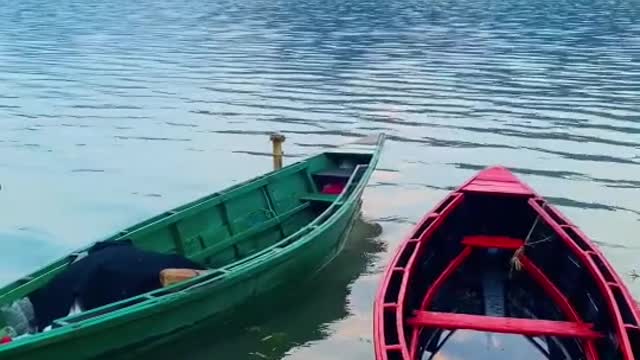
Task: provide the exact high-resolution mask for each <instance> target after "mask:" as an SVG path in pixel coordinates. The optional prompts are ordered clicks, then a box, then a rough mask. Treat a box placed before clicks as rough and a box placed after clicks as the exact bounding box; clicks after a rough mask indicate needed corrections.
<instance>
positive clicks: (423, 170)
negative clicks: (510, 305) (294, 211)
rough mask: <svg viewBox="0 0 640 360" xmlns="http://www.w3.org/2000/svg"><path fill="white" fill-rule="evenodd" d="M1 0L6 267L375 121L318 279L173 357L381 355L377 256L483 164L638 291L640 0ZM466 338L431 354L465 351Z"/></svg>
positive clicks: (13, 270) (347, 137)
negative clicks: (503, 169) (360, 193)
mask: <svg viewBox="0 0 640 360" xmlns="http://www.w3.org/2000/svg"><path fill="white" fill-rule="evenodd" d="M0 3H1V4H2V6H1V7H0V149H1V152H0V153H1V154H2V156H1V157H0V185H1V186H2V189H1V190H0V235H1V236H0V282H2V283H6V282H8V281H10V280H12V279H15V278H17V277H18V276H20V275H23V274H25V273H27V272H29V271H32V270H34V269H36V268H37V267H39V266H41V265H43V264H45V263H46V262H48V261H51V260H53V259H55V258H57V257H59V256H61V255H63V254H65V253H66V252H68V251H70V250H72V249H75V248H77V247H79V246H82V245H84V244H87V243H88V242H91V241H95V240H98V239H101V238H103V237H105V236H106V235H109V234H111V233H112V232H115V231H116V230H118V229H120V228H122V227H124V226H127V225H130V224H133V223H135V222H137V221H140V220H142V219H144V218H146V217H148V216H151V215H153V214H156V213H158V212H161V211H164V210H166V209H168V208H170V207H173V206H176V205H178V204H181V203H183V202H185V201H189V200H192V199H194V198H196V197H199V196H202V195H204V194H207V193H210V192H213V191H216V190H219V189H221V188H223V187H225V186H228V185H230V184H233V183H234V182H236V181H240V180H244V179H247V178H249V177H252V176H254V175H256V174H258V173H261V172H264V171H268V170H269V169H270V167H271V160H270V158H269V157H267V156H265V153H268V152H269V149H270V144H269V142H268V134H269V133H271V132H272V131H281V132H283V133H284V134H285V135H286V136H287V141H286V143H285V151H286V153H287V155H288V156H287V158H286V160H285V161H286V162H292V161H295V160H297V159H299V158H300V157H303V156H307V155H311V154H314V153H316V152H319V151H322V150H324V149H326V148H328V147H331V146H333V145H335V144H340V143H345V142H349V141H353V140H356V139H357V138H359V137H361V136H365V135H369V134H373V133H377V132H380V131H384V132H386V133H387V134H388V135H389V140H388V142H387V144H386V148H385V152H384V154H383V157H382V159H381V163H380V167H379V170H378V171H377V172H376V173H375V175H374V177H373V179H372V181H371V183H370V187H368V188H367V190H366V192H365V194H364V198H363V208H362V218H363V224H361V227H363V229H365V230H363V231H360V232H356V233H355V234H354V236H352V239H351V242H350V245H349V247H348V248H347V249H346V251H345V253H344V254H343V256H342V257H341V258H340V259H338V260H337V261H336V262H335V263H334V264H332V266H330V267H329V268H328V269H326V271H325V272H324V273H323V276H322V277H320V278H319V279H318V280H317V281H318V283H317V284H312V286H310V287H309V288H307V290H308V291H307V296H301V299H298V300H296V301H293V303H296V302H299V304H297V305H291V307H290V308H289V307H287V309H285V311H283V312H281V313H279V314H278V315H277V316H276V317H275V318H267V319H263V320H261V321H260V322H257V323H256V324H252V325H251V326H248V327H246V328H243V329H241V330H239V331H237V333H238V334H237V335H236V336H235V337H233V336H231V335H229V336H228V337H226V338H225V341H224V342H223V343H222V344H213V343H212V339H211V338H208V337H207V336H206V334H205V336H204V337H203V339H201V340H203V341H200V342H199V343H198V345H197V346H193V347H191V350H190V351H181V352H180V353H179V354H180V355H176V356H177V357H178V358H185V357H187V358H194V359H206V358H216V355H219V354H227V357H226V358H233V359H242V358H247V359H260V358H265V357H266V358H270V359H274V358H285V359H358V360H359V359H370V358H371V357H372V346H371V303H372V298H373V295H374V292H375V290H376V286H377V281H378V279H379V275H380V272H381V270H382V268H383V266H384V265H385V263H386V261H387V260H389V258H390V256H391V254H392V252H393V250H394V249H395V247H396V246H397V245H398V243H399V241H400V240H401V239H402V237H403V235H404V234H405V233H406V232H407V231H408V229H409V228H410V227H411V225H412V224H413V223H414V222H415V221H416V220H417V219H418V218H419V217H420V216H421V215H422V214H423V213H424V212H426V211H428V210H429V209H430V208H431V207H432V206H433V205H434V203H435V202H436V201H438V200H439V199H440V198H442V197H443V196H444V195H445V194H446V193H447V192H448V191H449V190H450V189H451V188H452V187H454V186H456V185H458V184H460V183H461V182H463V181H464V180H466V179H467V178H468V177H470V176H472V175H473V174H474V172H476V171H477V170H478V169H481V168H482V167H484V166H487V165H492V164H501V165H505V166H508V167H510V168H512V169H513V170H514V171H516V173H517V175H518V176H520V177H521V178H522V179H524V180H526V181H527V182H528V183H530V185H532V186H533V187H534V188H535V189H536V190H538V191H539V192H540V193H541V194H543V195H544V196H546V197H548V198H549V199H550V200H551V201H552V202H553V203H554V204H556V205H557V206H558V207H559V208H560V210H562V211H563V212H564V213H565V214H566V215H568V216H569V217H570V218H571V219H572V220H573V221H574V222H575V223H576V224H577V225H578V226H580V227H581V228H582V229H583V230H584V232H586V233H587V234H588V235H589V236H590V237H591V238H592V239H593V240H594V241H596V242H597V243H598V244H599V246H600V248H601V249H602V251H604V252H605V254H606V255H607V256H608V258H609V259H610V261H611V263H612V264H613V265H614V267H615V268H616V270H617V271H618V272H619V274H620V275H621V276H622V277H623V278H624V280H625V281H626V282H627V284H628V286H629V287H630V289H631V291H632V292H633V294H634V295H635V296H636V297H640V280H637V281H634V276H633V274H634V271H636V270H638V271H640V260H639V259H640V237H639V234H640V192H639V188H640V2H638V1H637V0H539V1H524V0H465V1H460V0H431V1H426V0H425V1H418V0H385V1H382V0H369V1H365V0H324V1H321V0H218V1H203V0H183V1H168V0H153V1H151V0H138V1H124V0H112V1H97V0H82V1H80V0H68V1H62V0H48V1H44V0H24V1H20V2H17V1H6V0H5V1H1V2H0ZM365 223H366V224H368V225H365ZM368 227H373V228H375V229H380V228H381V231H369V230H366V229H367V228H368ZM289 297H294V295H290V296H289ZM456 341H459V342H458V343H455V342H454V343H455V344H458V346H454V347H453V348H452V350H451V351H450V352H448V353H446V355H445V356H442V357H440V359H441V360H442V359H445V358H447V359H449V360H452V359H462V358H465V357H467V356H468V355H469V352H466V353H465V352H464V351H466V350H465V349H468V348H467V347H465V346H464V343H465V342H464V337H462V338H460V339H458V340H456ZM485 343H487V344H490V345H491V346H494V347H495V348H499V347H500V346H502V345H504V344H503V343H501V342H500V341H497V340H495V339H494V340H492V341H488V342H485ZM469 346H470V345H469ZM486 346H489V345H486ZM177 348H179V347H177ZM183 348H188V347H183ZM482 353H483V352H482V351H475V352H473V354H476V356H482V355H480V354H482ZM465 354H467V355H465ZM488 357H489V358H490V356H488ZM218 358H219V357H218Z"/></svg>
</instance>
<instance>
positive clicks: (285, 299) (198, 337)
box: [109, 216, 384, 360]
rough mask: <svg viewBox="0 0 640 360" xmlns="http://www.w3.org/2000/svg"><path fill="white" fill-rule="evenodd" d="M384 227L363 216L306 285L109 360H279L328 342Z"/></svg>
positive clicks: (288, 288)
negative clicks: (315, 343) (291, 352)
mask: <svg viewBox="0 0 640 360" xmlns="http://www.w3.org/2000/svg"><path fill="white" fill-rule="evenodd" d="M381 229H382V228H381V226H380V225H379V224H377V223H369V222H366V221H364V220H363V219H362V218H361V217H360V216H359V217H358V218H357V219H356V221H355V223H354V227H353V229H352V232H351V234H350V235H349V239H348V241H347V243H346V245H345V248H344V249H343V251H342V252H341V253H340V254H339V255H338V256H337V257H336V258H335V259H334V261H333V262H331V263H330V264H329V265H328V266H327V267H325V268H324V269H323V270H321V271H320V272H318V273H317V274H315V275H314V276H313V277H311V278H310V279H309V280H308V281H307V282H305V283H303V284H295V285H291V286H286V287H284V288H280V289H277V290H275V291H272V292H270V293H268V294H267V295H265V296H260V297H259V298H256V299H254V300H252V301H251V303H250V304H248V305H245V306H242V307H240V308H238V309H237V310H236V311H235V312H234V314H233V316H229V317H227V318H226V319H225V320H222V321H220V320H207V321H204V322H203V323H201V324H199V325H196V326H194V327H192V328H190V329H188V330H185V331H182V332H180V333H178V334H175V335H173V336H172V337H171V339H162V340H160V342H161V343H156V344H150V345H147V346H146V348H145V346H143V347H142V349H138V350H136V351H135V352H132V351H131V350H128V351H123V352H121V353H119V354H115V355H109V359H111V360H114V359H123V360H124V359H132V358H142V359H190V360H191V359H193V360H199V359H214V358H215V359H234V360H235V359H238V360H241V359H247V360H249V359H280V358H282V357H283V356H285V355H286V353H287V352H288V351H289V350H291V349H293V348H295V347H298V346H303V345H304V344H306V343H309V342H312V341H316V340H321V339H324V338H325V337H326V336H328V335H329V334H328V333H327V332H326V331H325V330H324V329H323V328H324V326H325V325H327V324H329V323H331V322H334V321H337V320H340V319H344V318H346V317H348V316H349V310H348V309H347V298H348V297H349V293H350V285H351V283H352V282H353V281H355V280H356V279H357V278H358V277H360V276H362V275H363V274H364V273H366V272H367V271H368V268H369V267H370V266H371V265H372V263H373V262H374V260H375V257H376V254H378V253H380V252H382V251H384V245H383V244H382V242H380V241H379V240H378V236H379V235H380V233H381V231H382V230H381Z"/></svg>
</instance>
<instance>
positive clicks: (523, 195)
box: [374, 167, 640, 360]
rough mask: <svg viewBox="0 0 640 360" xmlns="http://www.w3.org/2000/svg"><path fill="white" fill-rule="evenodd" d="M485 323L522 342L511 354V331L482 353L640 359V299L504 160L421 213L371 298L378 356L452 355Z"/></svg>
mask: <svg viewBox="0 0 640 360" xmlns="http://www.w3.org/2000/svg"><path fill="white" fill-rule="evenodd" d="M487 333H490V336H491V337H494V339H495V337H496V336H497V337H501V336H502V337H509V341H511V342H513V341H514V340H513V339H517V340H518V341H521V345H519V346H518V352H517V355H514V353H511V357H509V355H508V353H507V352H506V350H505V348H504V346H505V344H506V343H507V341H506V340H505V341H504V342H500V344H501V345H500V346H497V347H496V348H495V349H494V350H495V351H494V353H492V354H491V355H487V351H488V350H487V349H486V348H483V349H482V350H481V351H482V352H483V355H478V356H481V357H479V358H494V359H499V358H504V356H505V354H507V355H506V356H507V357H509V358H519V359H530V358H531V359H541V358H542V359H545V358H546V359H551V360H558V359H587V360H596V359H624V360H633V359H640V311H639V310H638V308H637V305H636V302H635V301H634V299H633V298H632V296H631V294H630V292H629V291H628V289H627V288H626V287H625V284H624V283H623V281H622V280H621V278H620V277H619V276H618V275H617V274H616V272H615V271H614V268H613V267H612V266H611V265H610V264H609V262H608V261H607V260H606V259H605V257H604V256H603V254H602V252H600V251H599V250H598V249H597V248H596V246H595V245H594V244H593V243H592V241H590V240H589V239H588V238H587V236H586V235H585V234H584V233H583V232H582V231H580V229H578V227H576V226H575V225H574V224H572V223H571V222H570V221H569V220H568V219H567V218H566V217H565V216H564V215H562V214H561V213H560V212H559V211H558V210H557V209H556V208H554V207H553V206H551V205H550V204H549V203H548V202H547V201H546V200H545V199H544V198H542V197H541V196H540V195H538V194H536V193H535V192H534V190H533V189H531V188H530V187H529V186H528V185H526V184H524V183H523V182H522V181H520V180H519V179H518V178H516V177H515V176H514V175H513V174H512V173H511V172H509V171H508V170H507V169H505V168H503V167H492V168H487V169H485V170H483V171H481V172H480V173H479V174H477V176H475V177H474V178H472V179H471V180H469V181H468V182H466V183H465V184H463V185H462V186H461V187H459V188H458V189H456V190H455V191H453V192H452V193H451V194H449V196H447V197H446V198H445V199H444V200H443V201H442V202H441V203H439V204H438V205H437V206H436V207H435V208H434V209H433V210H432V211H431V212H429V213H428V214H426V215H425V216H424V217H423V218H422V219H421V220H420V221H419V222H418V224H417V225H416V226H415V227H414V228H413V229H412V230H411V231H410V233H409V234H408V235H407V237H406V238H405V239H404V240H403V242H402V244H401V245H400V247H399V248H398V250H397V253H396V255H395V257H394V258H393V260H392V261H391V262H390V263H389V264H388V267H387V269H386V271H385V273H384V277H383V280H382V282H381V284H380V287H379V290H378V294H377V296H376V300H375V309H374V342H375V355H376V359H377V360H410V359H411V360H414V359H445V358H448V357H447V356H449V355H450V354H448V353H447V352H446V351H445V349H447V350H451V351H455V349H454V348H451V349H448V348H447V344H448V343H449V342H454V343H455V344H457V349H460V347H464V346H465V343H464V341H468V342H469V341H470V340H469V339H470V336H471V337H472V336H478V335H481V336H483V339H484V338H487V337H486V334H487ZM463 335H464V336H463ZM456 336H458V338H457V340H455V341H454V340H452V339H454V338H456ZM503 340H504V339H503ZM522 344H524V345H522ZM452 346H453V345H452ZM475 354H478V353H477V352H476V353H475ZM501 356H502V357H501ZM453 357H454V358H458V357H456V356H453ZM474 358H475V357H474Z"/></svg>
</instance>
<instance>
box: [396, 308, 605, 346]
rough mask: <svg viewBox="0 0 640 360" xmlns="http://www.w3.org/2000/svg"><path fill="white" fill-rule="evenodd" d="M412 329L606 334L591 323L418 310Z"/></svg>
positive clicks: (583, 336) (591, 336)
mask: <svg viewBox="0 0 640 360" xmlns="http://www.w3.org/2000/svg"><path fill="white" fill-rule="evenodd" d="M408 322H409V325H411V326H417V327H419V326H423V327H434V328H439V329H468V330H477V331H489V332H497V333H504V334H521V335H527V336H543V335H547V336H558V337H573V338H581V339H598V338H601V337H602V334H599V333H598V332H596V331H594V330H593V329H592V325H591V324H585V323H577V322H567V321H551V320H537V319H524V318H507V317H497V316H484V315H470V314H454V313H441V312H430V311H416V312H415V316H414V317H413V318H411V319H409V320H408Z"/></svg>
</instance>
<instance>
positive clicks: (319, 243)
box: [0, 135, 384, 360]
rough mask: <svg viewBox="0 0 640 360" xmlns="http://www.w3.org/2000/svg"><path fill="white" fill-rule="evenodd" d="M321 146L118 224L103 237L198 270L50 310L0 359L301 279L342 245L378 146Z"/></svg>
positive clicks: (232, 303) (219, 309)
mask: <svg viewBox="0 0 640 360" xmlns="http://www.w3.org/2000/svg"><path fill="white" fill-rule="evenodd" d="M383 142H384V136H383V135H381V136H380V137H378V139H377V142H374V143H369V144H357V145H353V146H348V147H344V148H342V149H340V148H339V149H336V150H335V151H331V152H325V153H322V154H319V155H317V156H314V157H311V158H308V159H306V160H303V161H300V162H298V163H295V164H292V165H289V166H286V167H283V168H282V169H280V170H277V171H272V172H269V173H267V174H265V175H262V176H259V177H257V178H254V179H251V180H249V181H246V182H243V183H241V184H237V185H235V186H233V187H231V188H229V189H226V190H224V191H221V192H218V193H214V194H212V195H210V196H207V197H204V198H201V199H198V200H195V201H193V202H190V203H188V204H185V205H183V206H181V207H178V208H176V209H173V210H170V211H167V212H165V213H162V214H160V215H158V216H155V217H153V218H151V219H148V220H146V221H143V222H141V223H139V224H137V225H134V226H132V227H130V228H127V229H124V230H123V231H120V232H118V233H116V234H115V235H113V236H111V237H109V238H108V239H107V240H114V241H121V240H131V241H132V243H133V244H134V245H135V246H137V247H139V248H142V249H145V250H153V251H157V252H162V253H177V254H181V255H183V256H185V257H187V258H189V259H191V260H195V261H196V262H199V263H200V264H203V265H204V266H206V267H207V268H208V271H207V272H206V273H204V274H203V275H200V276H197V277H194V278H191V279H188V280H186V281H182V282H178V283H174V284H172V285H170V286H166V287H164V288H160V289H157V290H154V291H151V292H148V293H145V294H141V295H138V296H135V297H130V298H127V299H125V300H122V301H118V302H116V303H112V304H108V305H105V306H102V307H99V308H96V309H92V310H89V311H85V312H81V313H79V314H74V315H70V316H67V317H64V318H60V319H56V320H55V321H54V322H53V326H52V329H51V330H48V331H46V332H39V333H36V334H31V335H27V336H22V337H19V338H16V339H15V340H14V341H12V342H10V343H6V344H2V345H0V359H19V360H26V359H29V360H35V359H66V360H69V359H89V358H92V357H95V356H99V355H104V354H105V353H112V352H113V351H114V350H115V349H120V348H131V347H132V346H133V347H135V345H136V344H142V343H146V342H148V341H154V342H157V341H158V339H159V338H162V337H163V336H165V335H168V334H173V333H175V331H177V330H180V329H184V328H185V327H189V326H190V325H193V324H195V323H197V322H199V321H201V320H204V319H207V322H209V321H211V320H212V319H215V318H216V317H217V316H222V315H224V314H225V313H226V312H228V311H229V310H232V309H234V308H236V306H238V305H241V304H245V303H247V301H249V300H250V299H254V297H255V296H257V295H260V294H262V293H265V292H267V291H268V290H272V289H274V288H276V287H279V286H280V285H284V284H285V283H286V284H289V283H295V281H303V279H304V278H307V277H309V276H311V275H312V274H314V273H315V272H317V271H318V270H319V269H321V268H322V267H323V266H325V265H326V264H327V263H329V262H330V261H331V260H332V259H333V258H334V257H335V256H336V254H337V253H338V252H340V250H341V249H342V246H343V244H344V241H345V239H346V235H347V234H348V232H349V231H350V226H351V224H352V222H353V220H354V218H355V215H356V213H357V210H358V209H359V206H360V202H361V201H360V198H361V195H362V192H363V190H364V188H365V186H366V184H367V182H368V180H369V178H370V176H371V174H372V172H373V171H374V169H375V167H376V164H377V162H378V158H379V156H380V152H381V149H382V146H383ZM88 248H89V246H87V247H86V248H83V249H79V250H78V251H75V252H73V253H71V254H69V255H68V256H65V257H64V258H62V259H60V260H58V261H55V262H53V263H51V264H49V265H47V266H45V267H43V268H42V269H40V270H38V271H35V272H33V273H32V274H30V275H28V276H26V277H24V278H22V279H19V280H16V281H14V282H13V283H11V284H9V285H7V286H5V287H3V288H2V289H0V305H2V304H9V303H11V302H12V301H14V300H16V299H20V298H23V297H25V296H27V295H28V294H30V293H32V292H33V291H35V290H36V289H38V288H41V287H42V286H44V285H45V284H47V283H48V282H49V281H51V279H53V278H54V277H55V276H56V275H58V274H60V273H61V272H64V270H65V268H66V267H67V266H68V265H69V264H70V263H71V262H73V261H74V260H75V259H76V258H78V257H79V256H81V255H82V253H83V252H85V251H86V249H88Z"/></svg>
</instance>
